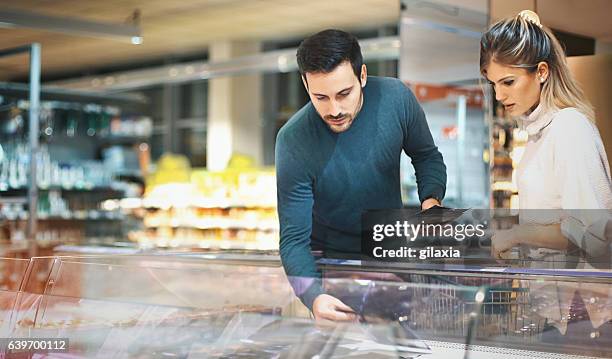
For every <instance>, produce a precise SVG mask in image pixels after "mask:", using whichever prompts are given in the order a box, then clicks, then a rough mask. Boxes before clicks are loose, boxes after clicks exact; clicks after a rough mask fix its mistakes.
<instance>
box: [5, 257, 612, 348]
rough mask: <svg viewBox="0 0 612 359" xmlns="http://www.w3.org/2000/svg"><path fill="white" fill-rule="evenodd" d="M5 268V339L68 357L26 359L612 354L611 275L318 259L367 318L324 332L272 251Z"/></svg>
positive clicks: (329, 281)
mask: <svg viewBox="0 0 612 359" xmlns="http://www.w3.org/2000/svg"><path fill="white" fill-rule="evenodd" d="M0 265H1V266H2V273H3V275H2V278H1V281H0V285H1V288H2V290H1V291H0V298H2V301H1V302H0V303H2V316H1V319H2V324H1V327H0V328H1V331H2V333H0V336H1V337H3V338H15V339H23V338H31V339H36V338H58V339H59V338H67V339H68V347H67V349H68V350H67V352H66V353H58V352H52V351H51V352H50V351H47V352H45V351H41V350H39V351H36V352H35V353H33V352H30V353H29V355H30V357H57V358H96V357H97V358H312V357H319V358H323V357H326V358H339V357H351V358H352V357H357V358H377V357H379V358H400V357H401V358H416V357H422V358H466V357H470V358H490V357H491V356H493V355H495V356H496V357H501V358H584V357H599V358H602V357H603V358H607V357H611V356H612V342H611V340H612V334H611V332H610V330H609V327H610V324H611V323H610V320H611V319H612V317H611V316H610V313H611V312H612V305H611V303H612V300H611V299H610V297H611V296H610V294H611V285H612V284H611V282H612V281H611V275H610V272H606V271H599V272H598V271H590V272H581V271H567V272H563V271H557V272H556V273H552V272H545V271H542V272H533V273H530V272H521V271H520V270H514V271H512V270H510V271H503V270H499V269H498V270H497V271H496V270H495V269H494V268H488V269H487V268H481V269H480V270H474V269H473V268H463V269H459V268H455V267H449V266H444V265H441V266H439V267H437V268H428V269H425V268H410V267H408V266H406V265H404V264H398V265H397V266H392V265H387V266H385V267H377V266H370V265H367V264H364V263H356V262H354V261H338V260H336V261H334V260H329V259H328V260H322V261H320V265H321V269H322V272H323V279H322V282H323V285H324V287H325V289H326V291H327V293H329V294H331V295H333V296H335V297H337V298H339V299H340V300H342V301H343V302H345V303H346V304H347V305H349V306H350V307H351V308H353V310H354V311H355V312H356V313H357V315H358V317H359V320H358V321H355V322H350V323H333V324H332V323H330V324H321V323H315V322H314V321H313V320H312V318H310V316H309V315H307V314H306V315H302V314H301V313H302V312H300V311H299V310H296V307H297V304H296V303H297V302H298V299H297V298H296V297H295V295H294V293H293V289H292V288H291V286H290V284H289V278H287V277H286V276H285V274H284V271H283V269H282V266H281V264H280V262H279V260H278V257H276V256H274V255H270V254H267V255H254V254H249V253H242V254H239V253H232V254H230V255H225V254H223V253H218V254H214V253H207V254H203V255H201V254H174V255H115V256H74V257H39V258H33V259H31V260H2V261H0ZM292 279H294V278H292ZM2 350H4V352H5V353H10V355H14V353H13V352H9V351H8V348H7V347H6V346H4V347H3V348H2ZM22 354H23V353H22ZM7 357H10V356H8V355H7ZM26 357H27V356H26Z"/></svg>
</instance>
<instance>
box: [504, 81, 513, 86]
mask: <svg viewBox="0 0 612 359" xmlns="http://www.w3.org/2000/svg"><path fill="white" fill-rule="evenodd" d="M513 83H514V80H507V81H504V85H506V86H510V85H512V84H513Z"/></svg>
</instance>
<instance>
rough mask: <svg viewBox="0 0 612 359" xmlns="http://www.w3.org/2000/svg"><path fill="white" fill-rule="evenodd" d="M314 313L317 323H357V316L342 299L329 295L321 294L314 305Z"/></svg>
mask: <svg viewBox="0 0 612 359" xmlns="http://www.w3.org/2000/svg"><path fill="white" fill-rule="evenodd" d="M312 312H313V313H314V316H315V319H316V320H317V321H321V320H331V321H335V322H338V321H356V320H357V318H358V317H357V314H355V312H354V311H353V310H352V309H351V308H350V307H349V306H348V305H346V304H344V303H342V302H341V301H340V299H338V298H335V297H332V296H331V295H328V294H320V295H319V296H318V297H317V298H315V300H314V302H313V303H312Z"/></svg>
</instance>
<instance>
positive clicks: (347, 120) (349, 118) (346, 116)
mask: <svg viewBox="0 0 612 359" xmlns="http://www.w3.org/2000/svg"><path fill="white" fill-rule="evenodd" d="M362 105H363V90H362V89H361V88H360V90H359V102H358V104H357V108H356V109H355V111H354V112H353V113H341V114H340V115H336V116H332V115H328V116H325V117H323V116H321V114H320V113H319V116H320V117H321V118H325V120H326V121H334V120H338V119H343V120H344V122H343V123H342V124H340V125H338V126H334V125H332V124H330V123H328V122H325V124H326V125H327V127H329V129H330V130H332V131H333V132H335V133H340V132H344V131H346V130H348V129H349V128H350V127H351V125H352V124H353V121H354V120H355V117H357V114H358V113H359V111H361V107H362Z"/></svg>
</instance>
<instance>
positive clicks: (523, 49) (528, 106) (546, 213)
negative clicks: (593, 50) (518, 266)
mask: <svg viewBox="0 0 612 359" xmlns="http://www.w3.org/2000/svg"><path fill="white" fill-rule="evenodd" d="M480 70H481V73H482V74H483V76H485V77H486V78H487V80H488V81H489V82H490V83H491V84H492V85H493V87H494V91H495V97H496V99H497V101H499V102H501V103H502V104H503V105H504V107H505V110H506V112H507V113H508V114H509V115H510V116H514V117H522V125H523V126H524V128H525V130H526V131H527V133H528V134H529V137H528V142H527V145H526V147H525V151H524V154H523V157H522V159H521V161H520V164H519V167H518V169H517V184H518V191H519V194H518V195H519V206H520V212H519V223H520V224H519V225H517V226H514V227H513V228H512V229H510V230H505V231H496V232H495V234H494V236H493V238H492V254H493V256H494V257H496V258H500V257H501V255H502V254H503V253H504V252H507V251H509V250H510V249H512V248H513V247H516V246H519V245H520V246H521V248H522V249H527V250H526V251H522V252H527V253H526V254H527V256H529V257H531V258H536V259H542V258H544V257H546V259H549V258H553V260H551V261H539V262H538V265H540V266H541V265H548V266H552V267H565V266H566V265H567V262H563V261H560V262H559V261H556V259H558V258H559V257H560V256H561V258H563V257H562V255H560V254H563V253H567V250H568V249H570V248H576V247H579V248H580V249H582V250H583V251H585V252H587V253H588V254H590V255H591V256H593V255H595V256H596V255H598V254H599V255H600V253H598V252H600V251H601V248H603V247H602V245H601V243H600V242H602V241H600V240H599V239H597V238H594V237H593V236H589V235H587V234H588V233H590V231H592V230H593V229H594V228H599V227H602V226H603V227H602V228H604V227H606V223H607V220H608V218H607V213H608V211H606V210H607V209H611V208H612V189H611V181H610V167H609V164H608V159H607V157H606V153H605V151H604V146H603V143H602V140H601V137H600V135H599V132H598V131H597V128H596V126H595V124H594V113H593V109H592V107H591V105H590V104H589V102H588V101H587V100H586V99H585V97H584V94H583V92H582V90H581V89H580V87H579V86H578V85H577V83H576V82H575V80H574V79H573V77H572V75H571V73H570V71H569V68H568V66H567V62H566V60H565V55H564V53H563V49H562V48H561V46H560V44H559V42H558V41H557V39H556V38H555V37H554V35H553V34H552V33H551V32H550V30H548V29H547V28H545V27H543V26H542V25H541V24H540V20H539V18H538V16H537V15H536V14H535V13H534V12H531V11H528V10H526V11H522V12H521V13H520V14H519V15H517V16H516V17H513V18H509V19H506V20H502V21H500V22H498V23H496V24H494V25H493V26H492V27H491V28H490V29H489V30H488V31H487V32H486V33H485V34H484V35H483V36H482V39H481V41H480ZM587 210H588V211H587ZM591 210H595V211H591ZM602 210H604V211H602ZM600 232H602V233H603V230H602V231H600ZM600 238H601V236H600ZM608 245H609V244H608ZM585 266H586V265H585ZM608 268H610V267H608ZM525 284H527V283H525ZM528 285H529V286H530V287H531V289H530V294H531V299H532V301H533V302H534V303H540V304H542V305H540V306H539V307H538V308H541V309H540V310H539V311H538V314H539V315H540V316H542V317H544V318H546V319H547V328H548V329H550V328H551V327H554V328H556V329H557V330H558V331H559V332H560V334H566V333H567V334H569V333H568V328H570V329H571V328H572V326H570V325H568V324H570V323H571V322H572V319H571V318H573V314H572V310H574V309H575V308H577V307H579V304H580V303H581V302H583V303H587V304H586V311H587V312H588V315H589V317H590V320H591V324H592V328H599V330H604V329H606V330H609V329H610V325H603V324H604V323H607V322H608V321H610V320H611V319H612V311H611V310H610V308H612V306H605V305H604V307H603V308H604V309H602V307H601V306H598V305H596V304H594V303H596V302H597V301H594V300H593V299H595V298H599V299H597V300H598V301H599V300H600V301H601V303H604V304H605V303H606V302H607V303H608V305H612V303H610V298H612V295H611V293H612V291H611V290H610V286H601V285H600V286H598V287H596V288H595V287H593V286H592V285H586V284H585V285H582V284H580V283H569V284H567V283H565V284H564V283H562V282H558V283H557V282H542V283H536V282H530V283H529V284H528ZM601 303H600V304H601ZM534 308H535V306H534ZM606 308H607V309H606ZM573 327H574V328H575V327H576V325H574V326H573ZM588 327H591V326H588ZM548 329H546V330H545V332H546V335H550V333H551V332H553V331H552V330H548ZM582 334H583V333H582V331H579V334H578V335H577V337H578V338H581V339H580V340H582V338H584V337H585V336H584V335H582ZM570 337H571V336H570ZM543 338H545V336H544V337H543ZM552 338H553V339H551V341H558V342H559V343H565V342H567V340H569V338H567V337H565V338H563V339H560V338H556V339H554V335H553V336H552ZM589 340H590V339H589ZM591 344H593V345H596V344H597V343H595V342H593V343H591Z"/></svg>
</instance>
